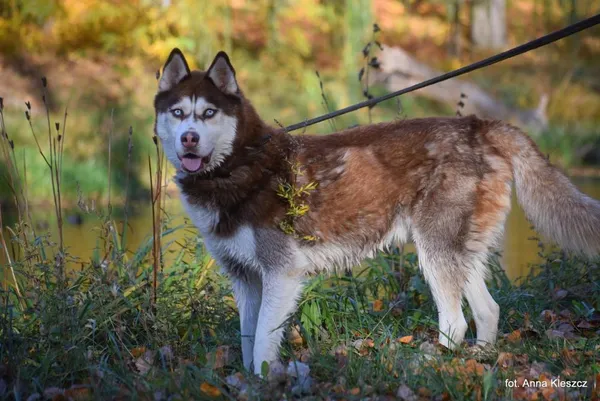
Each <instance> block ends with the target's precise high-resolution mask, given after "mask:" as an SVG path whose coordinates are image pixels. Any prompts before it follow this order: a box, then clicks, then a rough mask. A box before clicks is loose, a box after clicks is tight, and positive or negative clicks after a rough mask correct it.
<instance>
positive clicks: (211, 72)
mask: <svg viewBox="0 0 600 401" xmlns="http://www.w3.org/2000/svg"><path fill="white" fill-rule="evenodd" d="M206 76H207V77H208V78H210V79H211V80H212V81H213V83H214V84H215V85H216V86H217V88H219V89H220V90H221V92H223V93H226V94H228V95H237V94H238V93H239V87H238V84H237V81H236V80H235V70H234V69H233V66H232V65H231V62H230V61H229V57H228V56H227V53H225V52H223V51H221V52H219V53H218V54H217V55H216V57H215V59H214V60H213V62H212V64H211V65H210V67H208V71H206Z"/></svg>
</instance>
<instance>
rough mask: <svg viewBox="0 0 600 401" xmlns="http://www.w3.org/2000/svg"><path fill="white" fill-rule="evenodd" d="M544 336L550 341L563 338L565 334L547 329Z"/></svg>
mask: <svg viewBox="0 0 600 401" xmlns="http://www.w3.org/2000/svg"><path fill="white" fill-rule="evenodd" d="M546 336H547V337H548V338H549V339H551V340H555V339H557V338H565V333H563V332H562V331H560V330H554V329H548V330H546Z"/></svg>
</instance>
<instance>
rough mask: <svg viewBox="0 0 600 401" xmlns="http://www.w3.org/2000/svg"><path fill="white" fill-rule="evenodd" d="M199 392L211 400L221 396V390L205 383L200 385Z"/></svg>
mask: <svg viewBox="0 0 600 401" xmlns="http://www.w3.org/2000/svg"><path fill="white" fill-rule="evenodd" d="M200 391H202V392H203V393H204V394H206V395H208V396H209V397H213V398H214V397H218V396H220V395H221V390H219V389H218V388H216V387H215V386H213V385H212V384H209V383H207V382H204V383H202V384H201V385H200Z"/></svg>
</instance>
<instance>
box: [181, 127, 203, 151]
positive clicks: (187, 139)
mask: <svg viewBox="0 0 600 401" xmlns="http://www.w3.org/2000/svg"><path fill="white" fill-rule="evenodd" d="M199 141H200V135H198V134H197V133H196V132H194V131H188V132H184V133H183V134H181V143H182V144H183V147H184V148H191V147H193V146H196V145H198V142H199Z"/></svg>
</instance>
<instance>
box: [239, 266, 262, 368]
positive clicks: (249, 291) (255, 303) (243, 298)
mask: <svg viewBox="0 0 600 401" xmlns="http://www.w3.org/2000/svg"><path fill="white" fill-rule="evenodd" d="M232 282H233V293H234V295H235V301H236V303H237V307H238V310H239V312H240V333H241V336H242V359H243V361H244V367H245V368H246V369H248V370H250V369H251V367H252V358H253V356H254V343H255V336H256V324H257V321H258V312H259V310H260V303H261V298H262V280H261V278H260V276H259V275H258V274H256V273H251V272H249V273H247V274H246V275H244V276H243V277H234V278H232Z"/></svg>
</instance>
